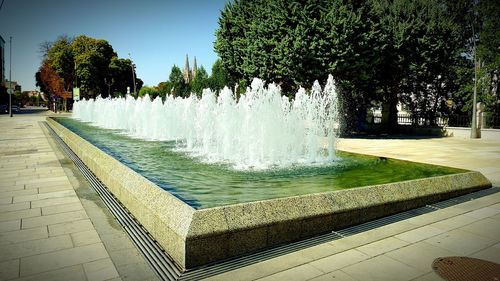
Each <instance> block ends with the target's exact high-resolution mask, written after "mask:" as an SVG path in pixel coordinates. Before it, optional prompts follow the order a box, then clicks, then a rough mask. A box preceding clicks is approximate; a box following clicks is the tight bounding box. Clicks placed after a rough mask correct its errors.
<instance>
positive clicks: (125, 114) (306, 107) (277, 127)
mask: <svg viewBox="0 0 500 281" xmlns="http://www.w3.org/2000/svg"><path fill="white" fill-rule="evenodd" d="M73 117H74V118H76V119H79V120H82V121H85V122H91V123H93V124H94V125H97V126H100V127H103V128H108V129H119V130H123V131H124V132H125V133H127V134H128V135H130V136H132V137H137V138H141V139H146V140H167V141H168V140H175V141H177V145H178V148H179V149H180V150H183V151H186V152H188V153H189V154H191V155H193V156H195V157H199V158H201V159H202V160H203V161H207V162H215V163H230V164H231V165H233V166H234V167H235V168H236V169H249V168H251V169H266V168H270V167H287V166H291V165H310V164H322V163H328V162H331V161H333V159H334V153H335V143H336V127H337V125H338V114H337V93H336V90H335V85H334V82H333V77H332V76H331V75H330V76H329V77H328V81H327V84H326V86H325V88H324V89H323V90H322V89H321V86H320V85H319V83H318V82H317V81H316V82H315V83H314V85H313V87H312V90H311V93H310V94H306V91H305V90H304V89H303V88H300V89H299V90H298V92H297V93H296V94H295V98H294V99H293V100H292V101H291V102H290V101H289V99H288V98H287V97H282V96H281V89H280V87H279V86H276V85H275V84H269V85H268V86H267V88H266V87H265V85H264V82H263V81H262V80H260V79H254V80H253V82H252V85H251V87H250V88H247V91H246V93H245V94H243V95H242V96H241V97H240V99H239V100H236V99H235V97H234V94H233V93H232V91H231V90H230V89H228V88H227V87H226V88H224V89H223V90H222V91H221V92H220V93H219V96H217V95H216V94H215V93H214V92H212V91H211V90H210V89H205V90H203V94H202V97H201V98H197V97H196V96H194V95H193V96H190V97H188V98H180V97H177V98H174V97H172V96H167V98H166V100H165V102H162V100H161V98H159V97H158V98H156V99H155V100H153V101H151V99H150V98H149V97H148V96H145V97H142V98H138V99H134V98H132V97H130V96H128V97H126V98H114V99H102V98H99V97H98V98H97V99H96V100H92V99H91V100H82V101H79V102H76V103H75V104H74V107H73ZM325 150H326V152H325Z"/></svg>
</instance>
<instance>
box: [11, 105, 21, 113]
mask: <svg viewBox="0 0 500 281" xmlns="http://www.w3.org/2000/svg"><path fill="white" fill-rule="evenodd" d="M19 110H21V108H19V105H15V104H13V105H12V112H19Z"/></svg>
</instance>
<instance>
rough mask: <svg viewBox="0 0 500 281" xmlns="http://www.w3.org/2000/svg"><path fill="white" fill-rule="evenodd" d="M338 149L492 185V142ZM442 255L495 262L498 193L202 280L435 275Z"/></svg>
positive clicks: (408, 142) (498, 255) (499, 157)
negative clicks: (471, 174)
mask: <svg viewBox="0 0 500 281" xmlns="http://www.w3.org/2000/svg"><path fill="white" fill-rule="evenodd" d="M338 148H339V149H342V150H345V151H352V152H357V153H364V154H371V155H376V156H385V157H393V158H399V159H405V160H412V161H416V162H425V163H431V164H436V165H444V166H453V167H457V168H464V169H470V170H477V171H480V172H482V173H483V174H484V175H485V176H486V177H488V179H489V180H490V181H491V182H492V183H493V186H494V187H495V188H500V140H498V141H495V140H493V141H485V140H470V139H460V138H436V139H342V140H340V142H339V144H338ZM445 256H469V257H475V258H480V259H484V260H489V261H492V262H496V263H499V264H500V192H498V193H495V194H492V195H488V196H484V197H481V198H479V199H476V200H472V201H468V202H466V203H462V204H458V205H455V206H452V207H448V208H445V209H440V210H438V211H435V212H431V213H427V214H424V215H420V216H417V217H413V218H410V219H407V220H403V221H399V222H396V223H393V224H389V225H386V226H383V227H379V228H376V229H373V230H370V231H366V232H363V233H360V234H356V235H353V236H349V237H345V238H342V239H339V240H334V241H331V242H328V243H324V244H321V245H318V246H314V247H311V248H307V249H304V250H301V251H297V252H294V253H290V254H287V255H283V256H280V257H277V258H273V259H270V260H266V261H263V262H260V263H257V264H253V265H250V266H247V267H243V268H240V269H236V270H233V271H230V272H226V273H223V274H220V275H217V276H213V277H211V278H208V280H228V281H229V280H262V281H264V280H266V281H271V280H311V281H312V280H314V281H320V280H321V281H326V280H346V281H354V280H415V281H417V280H420V281H430V280H443V279H441V278H440V277H439V276H438V275H437V274H435V273H434V272H433V270H432V268H431V264H432V262H433V261H434V259H436V258H438V257H445Z"/></svg>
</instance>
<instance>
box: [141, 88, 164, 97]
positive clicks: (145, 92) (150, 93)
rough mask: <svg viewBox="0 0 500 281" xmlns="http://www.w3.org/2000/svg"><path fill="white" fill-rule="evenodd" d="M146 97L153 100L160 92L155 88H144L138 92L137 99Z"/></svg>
mask: <svg viewBox="0 0 500 281" xmlns="http://www.w3.org/2000/svg"><path fill="white" fill-rule="evenodd" d="M146 95H148V96H149V98H150V99H151V100H154V99H155V98H156V97H157V96H159V95H160V92H159V91H158V89H157V88H155V87H149V86H144V87H142V88H141V90H140V91H139V97H144V96H146Z"/></svg>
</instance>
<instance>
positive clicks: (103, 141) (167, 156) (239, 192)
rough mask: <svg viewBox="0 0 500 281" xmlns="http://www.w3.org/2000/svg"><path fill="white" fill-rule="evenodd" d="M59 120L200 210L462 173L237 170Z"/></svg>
mask: <svg viewBox="0 0 500 281" xmlns="http://www.w3.org/2000/svg"><path fill="white" fill-rule="evenodd" d="M55 120H57V121H58V122H59V123H61V124H62V125H64V126H65V127H67V128H68V129H70V130H72V131H73V132H75V133H77V134H78V135H80V136H81V137H83V138H84V139H86V140H87V141H89V142H91V143H92V144H94V145H95V146H97V147H99V148H100V149H101V150H103V151H105V152H106V153H108V154H110V155H111V156H113V157H115V158H116V159H117V160H119V161H121V162H122V163H124V164H125V165H127V166H129V167H130V168H132V169H133V170H135V171H136V172H138V173H140V174H142V175H143V176H144V177H146V178H148V179H149V180H151V181H152V182H154V183H156V184H157V185H159V186H160V187H161V188H163V189H165V190H167V191H169V192H171V193H172V194H174V195H175V196H177V197H178V198H180V199H182V200H183V201H184V202H186V203H188V204H190V205H191V206H193V207H194V208H197V209H202V208H210V207H215V206H222V205H230V204H235V203H242V202H250V201H258V200H265V199H271V198H279V197H287V196H293V195H301V194H309V193H317V192H324V191H333V190H340V189H347V188H353V187H360V186H367V185H374V184H383V183H390V182H397V181H405V180H412V179H418V178H425V177H433V176H441V175H447V174H453V173H460V172H463V171H462V170H458V169H453V168H447V167H441V166H432V165H426V164H419V163H413V162H407V161H398V160H393V159H380V158H378V157H371V156H360V155H354V154H349V153H340V152H339V153H337V158H338V159H337V160H336V161H335V162H334V163H332V164H331V165H327V166H325V165H323V166H318V167H294V168H288V169H278V170H270V171H236V170H234V169H231V168H230V167H229V166H227V165H222V164H206V163H203V162H201V161H199V160H198V159H195V158H192V157H190V156H189V155H187V154H184V153H182V152H178V151H177V150H176V148H175V142H165V141H144V140H140V139H134V138H131V137H128V136H126V135H124V134H122V133H120V132H119V131H116V130H107V129H102V128H97V127H95V126H91V125H89V124H88V123H83V122H80V121H77V120H74V119H70V118H56V119H55Z"/></svg>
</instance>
